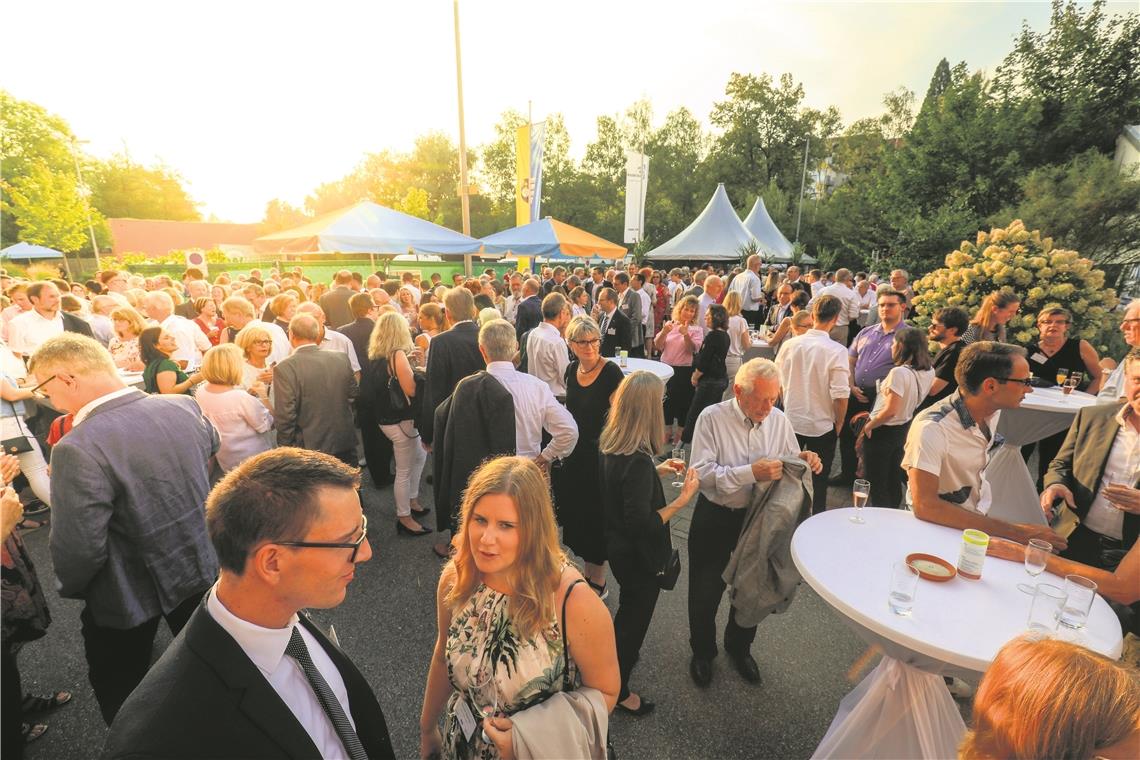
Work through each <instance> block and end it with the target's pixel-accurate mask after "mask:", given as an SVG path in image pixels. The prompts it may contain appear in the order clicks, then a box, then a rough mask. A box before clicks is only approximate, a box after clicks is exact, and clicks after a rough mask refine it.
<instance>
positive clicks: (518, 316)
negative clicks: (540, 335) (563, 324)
mask: <svg viewBox="0 0 1140 760" xmlns="http://www.w3.org/2000/svg"><path fill="white" fill-rule="evenodd" d="M540 290H542V284H541V283H539V281H538V280H536V279H534V278H533V277H532V278H529V279H527V280H526V281H524V282H523V284H522V299H521V300H520V301H519V305H518V308H517V309H516V310H515V339H516V340H517V341H519V342H520V343H522V340H523V335H525V334H526V333H527V332H529V331H530V330H533V329H534V328H536V327H538V326H539V325H540V324H542V299H541V298H539V297H538V293H539V291H540Z"/></svg>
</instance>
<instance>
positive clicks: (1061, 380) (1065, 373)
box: [1057, 369, 1069, 386]
mask: <svg viewBox="0 0 1140 760" xmlns="http://www.w3.org/2000/svg"><path fill="white" fill-rule="evenodd" d="M1068 378H1069V370H1067V369H1059V370H1057V385H1059V386H1064V385H1065V380H1067V379H1068Z"/></svg>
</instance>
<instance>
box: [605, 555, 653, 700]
mask: <svg viewBox="0 0 1140 760" xmlns="http://www.w3.org/2000/svg"><path fill="white" fill-rule="evenodd" d="M610 569H611V570H613V573H614V578H616V579H617V582H618V585H619V586H620V587H621V589H620V591H619V592H618V609H617V613H616V614H615V615H614V638H615V639H616V640H617V657H618V672H619V673H620V674H621V691H620V692H619V693H618V701H619V702H621V701H624V700H625V699H626V698H627V697H628V696H629V677H630V674H631V673H633V666H634V665H636V664H637V661H638V660H639V659H640V658H641V645H642V643H643V642H644V641H645V634H646V633H647V632H648V631H649V623H650V621H651V620H653V610H654V609H655V608H656V607H657V598H658V597H659V596H660V595H661V589H660V588H658V587H657V578H656V576H654V575H652V574H650V573H648V572H646V571H645V570H644V569H643V568H642V567H641V566H640V565H638V563H637V561H636V560H635V559H634V558H632V557H624V556H623V557H610Z"/></svg>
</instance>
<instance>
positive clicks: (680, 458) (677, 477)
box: [669, 446, 685, 488]
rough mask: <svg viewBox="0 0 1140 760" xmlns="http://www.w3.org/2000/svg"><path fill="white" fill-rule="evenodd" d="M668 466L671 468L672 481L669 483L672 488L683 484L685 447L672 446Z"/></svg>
mask: <svg viewBox="0 0 1140 760" xmlns="http://www.w3.org/2000/svg"><path fill="white" fill-rule="evenodd" d="M669 466H670V467H672V468H673V473H674V474H673V481H672V483H670V485H672V486H673V487H674V488H680V487H681V486H683V485H685V447H684V446H674V447H673V452H672V457H671V458H670V459H669Z"/></svg>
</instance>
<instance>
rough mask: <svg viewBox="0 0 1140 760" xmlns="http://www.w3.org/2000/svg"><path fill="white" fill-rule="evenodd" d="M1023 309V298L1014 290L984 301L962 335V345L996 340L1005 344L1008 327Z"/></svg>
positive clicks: (990, 295)
mask: <svg viewBox="0 0 1140 760" xmlns="http://www.w3.org/2000/svg"><path fill="white" fill-rule="evenodd" d="M1019 308H1021V296H1019V295H1017V294H1016V293H1014V292H1013V291H1012V290H999V291H997V292H996V293H990V294H989V295H988V296H986V297H985V298H984V299H982V305H981V306H979V307H978V312H977V313H976V314H975V315H974V318H973V319H971V320H970V326H969V327H967V328H966V332H964V333H962V345H963V346H968V345H970V344H971V343H974V342H976V341H979V340H996V341H998V342H999V343H1005V342H1006V339H1005V337H1006V336H1005V332H1006V325H1007V324H1009V320H1011V319H1013V318H1014V316H1016V315H1017V310H1018V309H1019Z"/></svg>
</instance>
